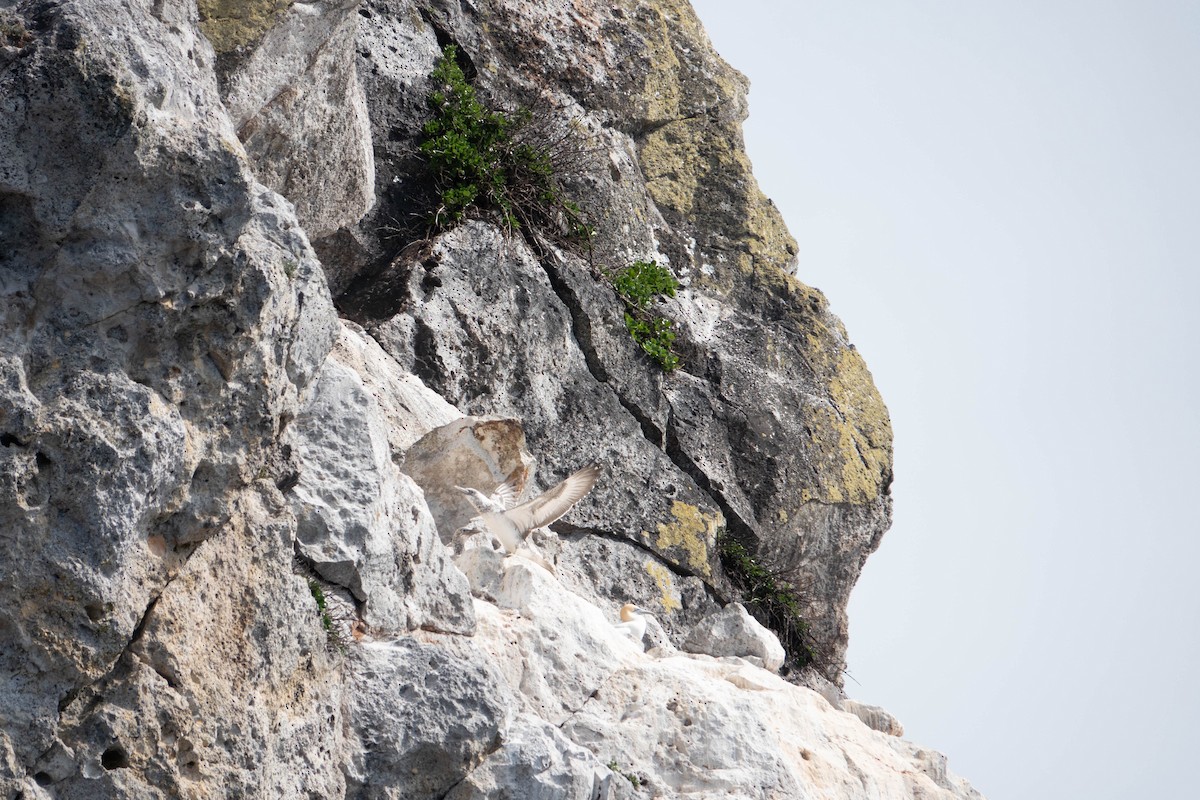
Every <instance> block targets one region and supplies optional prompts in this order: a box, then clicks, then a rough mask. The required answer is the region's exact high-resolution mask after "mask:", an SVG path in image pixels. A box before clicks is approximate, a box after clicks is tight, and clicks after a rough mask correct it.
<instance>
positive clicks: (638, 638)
mask: <svg viewBox="0 0 1200 800" xmlns="http://www.w3.org/2000/svg"><path fill="white" fill-rule="evenodd" d="M642 614H646V615H648V616H653V614H651V612H649V611H647V610H646V609H644V608H642V607H641V606H636V605H634V604H633V603H626V604H625V605H623V606H621V621H620V622H617V623H614V624H613V627H614V628H616V629H617V633H620V634H621V635H623V636H628V637H629V638H630V639H632V640H633V641H634V644H638V645H640V644H641V643H642V637H644V636H645V635H646V625H647V624H648V623H647V620H646V617H643V616H642Z"/></svg>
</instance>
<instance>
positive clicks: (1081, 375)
mask: <svg viewBox="0 0 1200 800" xmlns="http://www.w3.org/2000/svg"><path fill="white" fill-rule="evenodd" d="M694 5H695V6H696V8H697V11H698V12H699V14H700V17H701V19H702V20H703V21H704V23H705V26H706V27H707V28H708V31H709V34H710V35H711V37H712V39H713V41H714V43H715V45H716V47H717V50H718V51H719V52H720V53H721V54H722V55H723V56H724V57H725V58H726V60H727V61H729V62H730V63H731V64H732V65H733V66H735V67H736V68H738V69H740V70H741V71H742V72H744V73H745V74H747V75H748V76H749V77H750V79H751V83H752V91H751V95H750V119H749V121H748V123H747V126H746V136H747V143H748V148H749V152H750V157H751V159H752V161H753V162H754V167H755V174H756V175H757V177H758V179H759V182H760V183H761V185H762V186H763V189H764V191H765V192H766V193H767V194H768V195H769V196H771V197H772V198H773V199H774V200H775V202H776V203H777V204H778V205H779V207H780V209H781V210H782V211H783V215H784V217H785V219H786V220H787V222H788V225H789V227H790V228H791V231H792V233H793V234H794V235H795V237H796V239H797V240H798V242H799V245H800V253H801V256H800V264H801V266H800V277H801V279H802V280H804V281H805V282H807V283H809V284H811V285H814V286H817V287H819V288H820V289H822V290H824V291H825V292H826V293H827V294H828V295H829V297H830V301H831V303H832V307H833V310H834V311H835V312H836V313H837V314H838V315H839V316H841V318H842V319H843V321H844V322H845V323H846V326H847V329H848V330H849V333H850V336H851V339H852V340H853V341H854V342H856V344H857V345H858V346H859V348H860V349H861V351H862V352H863V354H864V356H865V357H866V360H867V363H868V365H869V366H870V368H871V371H872V373H873V374H874V376H875V379H876V382H877V384H878V385H879V387H880V390H881V391H882V392H883V396H884V399H885V401H887V403H888V406H889V408H890V410H891V413H892V421H893V425H894V427H895V432H896V482H895V485H894V487H893V492H894V494H895V498H896V521H895V524H894V526H893V528H892V530H891V532H890V533H888V534H887V535H886V536H885V537H884V540H883V546H882V547H881V549H880V550H879V552H878V553H876V554H875V555H874V556H872V558H871V559H870V561H868V563H867V567H866V569H865V571H864V573H863V577H862V579H861V581H860V582H859V584H858V588H857V589H856V590H855V594H854V598H853V600H852V602H851V606H850V620H851V648H850V673H851V677H850V678H849V679H848V680H847V688H848V690H849V691H850V693H851V695H852V696H855V697H857V698H859V699H861V700H864V701H867V702H874V703H879V704H881V705H883V706H884V707H886V708H888V709H889V710H891V711H892V712H893V713H895V714H896V715H897V716H898V717H899V718H900V719H901V721H902V722H903V723H904V724H905V726H906V728H907V738H910V739H912V740H914V741H917V742H919V743H921V744H924V745H927V746H930V747H933V748H936V749H938V750H941V751H943V752H945V753H946V754H947V755H949V757H950V767H951V769H952V770H953V771H955V772H957V773H958V774H960V775H963V776H964V777H966V778H968V779H970V780H971V781H972V782H973V783H974V784H975V786H976V787H977V788H978V789H979V790H980V791H982V792H983V793H984V794H985V795H987V796H988V797H989V800H1042V799H1043V798H1044V799H1045V800H1063V799H1064V798H1087V799H1088V800H1107V799H1109V798H1112V799H1114V800H1115V799H1116V798H1121V799H1122V800H1124V799H1125V798H1187V797H1194V796H1196V789H1195V779H1194V775H1193V768H1192V764H1193V763H1194V762H1195V759H1196V758H1197V750H1198V749H1200V748H1198V747H1197V745H1200V734H1197V732H1196V727H1197V722H1196V721H1197V720H1198V719H1200V681H1198V680H1197V677H1196V672H1197V670H1196V661H1197V656H1198V653H1200V591H1198V589H1197V586H1198V582H1197V578H1196V564H1197V560H1198V556H1200V535H1198V534H1200V524H1197V522H1196V520H1195V516H1194V514H1195V512H1194V509H1195V506H1196V505H1197V500H1200V492H1198V491H1197V484H1198V482H1200V481H1198V479H1200V467H1198V461H1200V413H1198V412H1197V410H1196V406H1197V390H1198V388H1200V387H1198V386H1197V383H1198V381H1197V371H1198V368H1200V325H1198V324H1197V318H1198V316H1200V314H1198V312H1197V306H1198V305H1200V270H1198V269H1197V267H1198V266H1200V264H1198V263H1197V262H1198V261H1200V258H1198V256H1197V254H1198V253H1200V3H1197V2H1195V1H1194V0H1189V1H1188V2H1182V1H1181V2H1169V1H1167V0H1139V1H1137V2H1135V0H1121V2H1104V0H1088V1H1087V2H1083V1H1082V0H1080V1H1079V2H1060V1H1058V0H1041V1H1039V2H1032V1H1030V0H1004V2H1001V1H1000V0H994V1H993V2H982V1H980V0H975V1H974V2H971V1H968V2H964V0H926V1H925V2H902V1H901V0H858V1H857V2H845V0H836V1H835V0H824V2H787V3H785V2H765V1H764V0H739V1H738V2H736V3H734V2H729V1H728V0H696V1H695V2H694Z"/></svg>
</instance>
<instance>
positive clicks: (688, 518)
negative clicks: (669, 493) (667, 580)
mask: <svg viewBox="0 0 1200 800" xmlns="http://www.w3.org/2000/svg"><path fill="white" fill-rule="evenodd" d="M671 516H673V517H674V518H675V521H674V522H672V523H670V524H663V523H661V522H660V523H659V524H658V538H657V540H656V541H655V543H654V546H655V549H656V550H658V551H659V552H660V553H667V552H669V551H670V550H671V549H673V548H680V549H682V550H683V551H684V552H685V553H686V554H687V566H688V567H689V568H690V569H692V570H695V572H696V573H697V574H699V575H704V576H706V577H707V576H709V575H711V574H712V568H711V567H710V566H709V563H708V552H709V549H710V548H712V547H714V546H715V545H716V542H717V531H718V530H719V529H720V528H721V527H722V526H723V525H724V524H725V518H724V517H723V516H722V515H721V513H720V512H719V511H718V512H717V513H716V514H705V513H704V512H703V511H701V510H700V509H698V508H696V507H695V506H693V505H689V504H688V503H684V502H681V501H679V500H676V501H674V502H673V503H672V504H671Z"/></svg>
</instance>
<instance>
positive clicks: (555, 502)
mask: <svg viewBox="0 0 1200 800" xmlns="http://www.w3.org/2000/svg"><path fill="white" fill-rule="evenodd" d="M598 477H600V466H599V465H598V464H589V465H588V466H586V467H584V468H583V469H581V470H578V471H577V472H573V473H571V474H570V475H568V476H567V478H566V479H565V480H564V481H563V482H562V483H560V484H558V485H557V486H555V487H554V488H553V489H550V490H549V491H546V492H543V493H542V494H539V495H538V496H537V497H535V498H533V499H532V500H526V501H525V502H524V503H520V504H519V505H515V506H513V507H512V508H508V505H509V504H511V502H512V500H514V499H515V497H514V495H515V492H514V490H513V485H512V482H511V481H505V482H504V483H502V484H500V485H499V486H498V487H496V489H495V490H494V492H493V493H492V496H491V497H488V496H487V495H485V494H484V493H483V492H481V491H479V490H478V489H469V488H465V487H462V486H456V487H454V488H456V489H458V490H459V491H460V492H462V493H463V494H465V495H466V496H467V500H469V501H470V502H471V505H473V506H474V507H475V510H476V511H478V512H479V517H478V519H479V520H480V521H482V522H483V524H484V527H486V528H487V530H488V532H489V533H491V534H492V535H493V536H494V537H496V538H497V539H499V540H500V544H502V545H503V546H504V550H505V552H507V553H509V554H512V553H515V552H517V548H518V547H520V546H521V544H522V542H524V541H525V537H526V536H528V535H529V532H530V531H532V530H533V529H534V528H541V527H542V526H544V525H549V524H550V523H551V522H554V521H555V520H556V519H558V518H559V517H561V516H562V515H563V514H565V513H567V512H568V511H570V510H571V506H573V505H575V504H576V503H577V502H579V500H580V498H582V497H583V496H584V495H585V494H587V493H588V492H589V491H591V488H592V485H593V484H594V483H595V482H596V478H598Z"/></svg>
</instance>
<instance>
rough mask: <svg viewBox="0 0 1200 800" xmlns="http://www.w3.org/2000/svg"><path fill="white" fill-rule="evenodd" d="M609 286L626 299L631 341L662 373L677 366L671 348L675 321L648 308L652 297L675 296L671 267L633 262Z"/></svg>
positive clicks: (675, 281)
mask: <svg viewBox="0 0 1200 800" xmlns="http://www.w3.org/2000/svg"><path fill="white" fill-rule="evenodd" d="M612 285H613V288H614V289H616V290H617V294H618V295H620V297H621V299H622V300H623V301H624V302H625V327H626V329H628V331H629V335H630V336H631V337H633V340H634V341H635V342H637V344H638V346H640V347H641V348H642V351H643V352H645V353H646V355H648V356H650V358H652V359H653V360H654V361H655V363H657V364H658V365H659V366H660V367H662V369H663V371H664V372H670V371H671V370H673V369H675V368H676V367H678V366H679V356H678V355H676V354H675V352H674V351H673V350H672V349H671V346H672V345H673V344H674V343H675V331H674V327H675V323H673V322H671V320H669V319H667V318H666V317H662V316H659V315H657V314H654V313H653V312H652V311H651V310H650V308H651V303H653V302H654V301H655V300H659V299H661V298H663V297H674V296H675V291H676V290H677V289H678V288H679V281H677V280H675V276H674V275H672V274H671V270H669V269H667V268H666V267H664V266H661V265H659V264H658V262H656V261H635V262H633V263H632V264H631V265H629V266H628V267H626V268H625V269H624V270H622V271H621V272H620V273H618V274H617V275H615V276H613V277H612Z"/></svg>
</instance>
